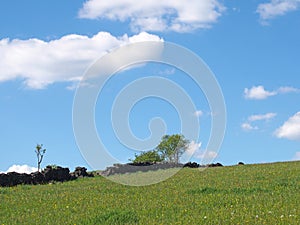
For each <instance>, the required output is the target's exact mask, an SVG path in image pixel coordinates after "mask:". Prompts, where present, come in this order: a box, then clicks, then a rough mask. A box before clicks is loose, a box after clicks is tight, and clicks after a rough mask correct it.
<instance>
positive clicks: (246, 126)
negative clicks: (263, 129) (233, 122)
mask: <svg viewBox="0 0 300 225" xmlns="http://www.w3.org/2000/svg"><path fill="white" fill-rule="evenodd" d="M241 128H242V129H243V130H244V131H251V130H258V127H257V126H255V127H254V126H252V125H251V124H250V123H243V124H242V125H241Z"/></svg>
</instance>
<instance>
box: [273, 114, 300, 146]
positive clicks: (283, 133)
mask: <svg viewBox="0 0 300 225" xmlns="http://www.w3.org/2000/svg"><path fill="white" fill-rule="evenodd" d="M274 134H275V136H276V137H278V138H286V139H289V140H297V141H300V112H297V113H296V114H295V115H294V116H292V117H290V118H289V119H288V120H287V121H286V122H285V123H284V124H283V125H282V126H281V127H279V128H278V129H277V130H276V131H275V132H274Z"/></svg>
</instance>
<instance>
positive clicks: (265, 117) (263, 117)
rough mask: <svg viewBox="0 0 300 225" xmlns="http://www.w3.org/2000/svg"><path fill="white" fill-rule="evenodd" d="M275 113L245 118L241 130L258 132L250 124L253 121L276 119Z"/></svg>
mask: <svg viewBox="0 0 300 225" xmlns="http://www.w3.org/2000/svg"><path fill="white" fill-rule="evenodd" d="M276 115H277V114H276V113H266V114H255V115H251V116H249V117H248V118H247V121H246V122H245V123H243V124H242V125H241V128H242V129H243V130H244V131H251V130H259V127H258V126H254V125H253V124H252V123H253V122H255V121H269V120H271V119H273V118H274V117H276Z"/></svg>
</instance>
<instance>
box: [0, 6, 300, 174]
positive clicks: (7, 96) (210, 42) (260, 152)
mask: <svg viewBox="0 0 300 225" xmlns="http://www.w3.org/2000/svg"><path fill="white" fill-rule="evenodd" d="M0 27H1V29H0V56H1V61H0V126H1V130H0V153H1V157H0V171H7V170H8V169H9V168H10V167H12V166H13V165H15V166H14V168H16V165H25V166H23V167H22V169H23V170H26V169H28V167H36V156H35V154H34V147H35V145H36V144H38V143H43V144H44V146H45V148H46V149H47V152H46V155H45V158H44V161H43V166H46V165H48V164H57V165H62V166H68V167H70V168H71V169H73V168H74V167H75V166H78V165H82V166H87V167H88V168H89V169H91V168H90V167H89V165H88V162H86V161H85V160H84V158H83V157H82V155H81V152H80V149H79V148H78V147H77V144H76V139H75V137H74V133H73V125H72V107H73V99H74V95H75V92H76V86H77V84H78V82H79V81H80V79H81V78H82V76H83V74H84V72H85V71H86V70H87V69H88V67H89V66H90V65H92V63H93V62H95V60H97V59H98V58H99V57H101V56H103V55H104V54H105V53H106V52H107V51H109V50H111V49H113V48H117V47H118V46H120V45H124V44H127V43H135V42H139V41H149V40H152V41H162V40H163V41H167V42H173V43H176V44H178V45H181V46H183V47H185V48H188V49H190V50H191V51H193V52H194V53H196V54H197V55H198V56H199V57H201V58H202V60H203V61H204V62H205V63H206V64H207V65H208V66H209V67H210V69H211V70H212V71H213V73H214V74H215V77H216V79H217V80H218V82H219V85H220V87H221V89H222V92H223V95H224V99H225V104H226V108H227V127H226V133H225V137H224V142H223V144H222V146H221V148H220V149H206V145H207V142H208V139H209V135H210V129H211V118H212V116H213V115H212V113H211V109H210V107H209V104H208V102H207V99H206V98H205V95H204V93H203V92H202V91H201V90H198V89H197V87H195V85H194V84H193V83H192V82H191V81H190V80H189V79H188V78H187V77H186V76H185V75H184V74H183V73H182V72H181V71H179V70H177V69H175V68H172V67H170V66H167V65H160V64H157V63H149V64H147V65H142V66H139V67H134V68H132V69H131V70H126V71H123V72H120V73H118V74H116V75H115V76H114V77H112V79H110V80H109V82H108V83H107V86H106V87H105V88H104V90H103V94H102V95H100V97H101V99H100V98H99V99H98V101H97V104H96V107H95V109H96V113H95V117H96V118H95V122H96V125H97V131H98V133H99V136H101V138H102V139H103V142H104V144H105V145H106V147H107V148H108V149H109V151H110V152H111V154H113V156H114V157H115V158H117V159H118V160H117V161H121V162H126V161H128V159H129V158H132V157H133V155H134V153H135V152H134V151H132V150H130V149H127V148H125V147H124V146H123V145H122V144H121V143H120V142H119V141H118V139H117V138H116V137H115V134H114V130H113V128H112V125H111V123H110V122H111V121H110V112H111V111H110V110H111V106H112V104H113V101H114V99H115V97H116V96H117V95H118V93H119V92H120V90H122V88H123V87H124V86H126V85H127V84H129V83H130V82H132V81H134V80H136V79H138V78H140V77H147V76H153V75H155V76H159V77H163V78H167V79H170V80H172V81H173V82H175V83H176V84H178V85H179V86H180V87H182V88H183V89H185V90H186V91H187V93H188V94H189V95H190V97H191V99H192V100H193V101H194V104H195V106H196V107H197V110H196V111H197V112H196V111H195V112H191V117H192V116H194V117H198V119H199V121H200V136H199V139H198V140H191V142H192V144H191V146H190V147H191V149H194V150H195V149H197V148H198V146H199V143H200V142H201V143H202V145H201V147H200V149H199V150H197V152H196V153H195V155H194V158H193V159H192V160H194V161H198V162H200V161H201V160H203V159H204V158H215V157H216V158H215V159H214V160H215V161H218V162H221V163H223V164H225V165H232V164H236V163H237V162H239V161H243V162H245V163H263V162H274V161H289V160H299V159H300V145H299V141H300V106H299V102H300V101H299V100H300V79H299V75H300V66H299V62H300V61H299V59H300V44H299V40H300V29H299V28H300V1H299V0H294V1H293V0H290V1H288V0H265V1H258V0H250V1H237V0H233V1H220V0H219V1H218V0H205V1H184V2H183V1H182V3H175V1H174V2H173V1H161V0H160V1H153V0H152V1H150V0H149V1H148V0H146V1H143V2H141V3H136V1H133V0H126V1H125V0H124V1H109V2H108V1H107V2H106V1H102V0H87V1H81V0H78V1H70V0H63V1H55V0H51V1H49V0H46V1H37V0H28V1H16V0H3V1H1V7H0ZM155 117H161V118H163V119H164V121H165V124H166V127H167V129H166V132H167V133H169V134H172V133H178V132H180V121H179V120H180V116H178V112H177V111H176V109H175V108H174V107H172V105H170V104H169V103H168V102H166V101H162V100H161V99H156V98H152V99H151V98H149V99H144V100H143V101H141V102H139V104H137V105H136V106H135V107H134V108H133V109H132V112H131V114H130V118H129V122H130V126H131V129H132V132H133V133H134V134H135V135H136V136H137V137H138V138H142V139H143V138H147V137H148V136H149V135H150V133H149V129H148V123H149V121H150V120H151V118H155ZM105 166H107V165H99V168H98V169H103V168H104V167H105ZM24 168H25V169H24Z"/></svg>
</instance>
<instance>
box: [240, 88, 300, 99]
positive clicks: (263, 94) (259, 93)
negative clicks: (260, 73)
mask: <svg viewBox="0 0 300 225" xmlns="http://www.w3.org/2000/svg"><path fill="white" fill-rule="evenodd" d="M299 92H300V89H298V88H294V87H280V88H278V89H277V90H275V91H267V90H266V89H265V88H264V86H262V85H259V86H253V87H252V88H249V89H248V88H245V89H244V97H245V98H246V99H255V100H263V99H267V98H268V97H271V96H275V95H278V94H288V93H299Z"/></svg>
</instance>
